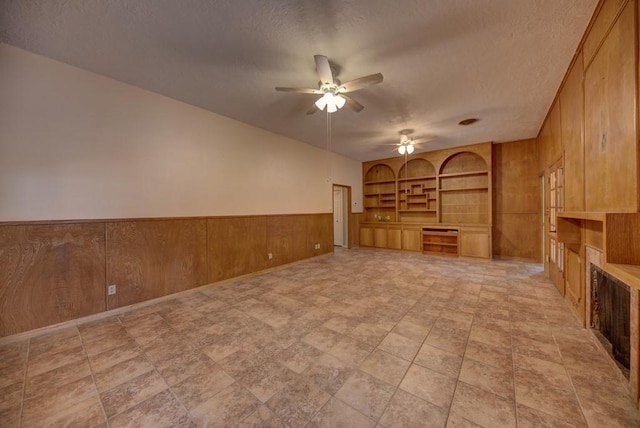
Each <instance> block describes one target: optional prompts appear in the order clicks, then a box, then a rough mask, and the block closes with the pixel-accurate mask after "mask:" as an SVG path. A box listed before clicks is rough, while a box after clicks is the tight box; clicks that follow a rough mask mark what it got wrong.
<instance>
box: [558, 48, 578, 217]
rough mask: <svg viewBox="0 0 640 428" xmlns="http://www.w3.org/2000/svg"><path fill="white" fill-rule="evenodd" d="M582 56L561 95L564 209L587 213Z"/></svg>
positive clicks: (576, 62)
mask: <svg viewBox="0 0 640 428" xmlns="http://www.w3.org/2000/svg"><path fill="white" fill-rule="evenodd" d="M582 75H583V68H582V55H581V54H580V55H578V58H576V61H575V62H574V64H573V68H572V69H571V70H570V71H569V74H568V75H567V79H566V80H565V83H564V86H563V88H562V92H561V93H560V117H561V135H562V146H563V149H564V189H565V191H564V209H565V210H567V211H584V108H583V107H584V106H583V103H584V95H583V91H582Z"/></svg>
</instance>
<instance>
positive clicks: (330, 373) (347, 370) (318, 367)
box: [302, 354, 355, 395]
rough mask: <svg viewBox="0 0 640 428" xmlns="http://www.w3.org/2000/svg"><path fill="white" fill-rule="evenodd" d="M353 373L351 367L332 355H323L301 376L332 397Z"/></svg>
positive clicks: (352, 367)
mask: <svg viewBox="0 0 640 428" xmlns="http://www.w3.org/2000/svg"><path fill="white" fill-rule="evenodd" d="M354 371H355V368H354V366H353V365H351V364H349V363H346V362H344V361H342V360H340V359H338V358H336V357H334V356H333V355H329V354H325V355H323V356H321V357H319V358H318V359H317V360H316V362H315V363H314V364H313V366H311V367H310V368H309V369H307V371H305V372H303V373H302V376H303V377H304V378H305V379H308V380H309V381H311V382H313V383H314V384H315V385H316V386H317V387H319V388H320V389H322V390H324V391H325V392H327V393H329V394H331V395H333V394H335V393H336V392H338V390H339V389H340V388H341V387H342V385H344V383H345V382H346V381H347V379H349V377H351V375H352V374H353V372H354Z"/></svg>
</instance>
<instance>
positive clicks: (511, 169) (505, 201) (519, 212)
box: [492, 139, 542, 261]
mask: <svg viewBox="0 0 640 428" xmlns="http://www.w3.org/2000/svg"><path fill="white" fill-rule="evenodd" d="M537 165H538V144H537V141H536V140H535V139H531V140H522V141H514V142H510V143H502V144H494V145H493V190H494V193H493V194H494V198H493V234H492V236H493V238H492V239H493V255H494V256H497V257H505V258H517V259H528V260H536V261H539V260H540V257H541V255H540V236H541V233H542V232H541V230H540V227H541V219H540V205H539V202H540V191H541V190H540V178H539V177H538V171H537Z"/></svg>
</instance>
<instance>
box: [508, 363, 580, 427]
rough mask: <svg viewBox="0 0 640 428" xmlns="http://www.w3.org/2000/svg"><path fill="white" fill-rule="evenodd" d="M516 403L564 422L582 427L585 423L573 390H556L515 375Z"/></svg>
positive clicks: (541, 382)
mask: <svg viewBox="0 0 640 428" xmlns="http://www.w3.org/2000/svg"><path fill="white" fill-rule="evenodd" d="M515 384H516V401H517V403H518V404H522V405H525V406H527V407H530V408H532V409H536V410H539V411H541V412H544V413H547V414H549V415H551V416H554V417H556V418H558V419H561V420H562V421H564V422H568V423H571V424H574V425H577V426H584V425H586V422H585V420H584V417H583V415H582V411H581V409H580V406H579V404H578V400H577V397H576V396H575V394H574V393H573V390H568V389H557V388H554V387H552V386H550V385H547V384H546V383H545V382H544V381H541V380H540V379H539V378H537V377H535V378H531V377H529V376H520V375H519V374H518V373H516V374H515Z"/></svg>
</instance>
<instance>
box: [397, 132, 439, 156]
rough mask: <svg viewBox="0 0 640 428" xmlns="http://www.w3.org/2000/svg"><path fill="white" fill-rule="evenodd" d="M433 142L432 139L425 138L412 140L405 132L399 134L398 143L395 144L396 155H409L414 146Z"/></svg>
mask: <svg viewBox="0 0 640 428" xmlns="http://www.w3.org/2000/svg"><path fill="white" fill-rule="evenodd" d="M431 140H433V137H425V138H412V137H409V134H408V133H406V132H402V131H401V132H400V142H399V143H396V144H395V146H396V147H397V150H398V153H400V154H401V155H404V154H408V155H410V154H411V153H413V151H414V150H415V148H416V145H418V144H422V143H426V142H429V141H431Z"/></svg>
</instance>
